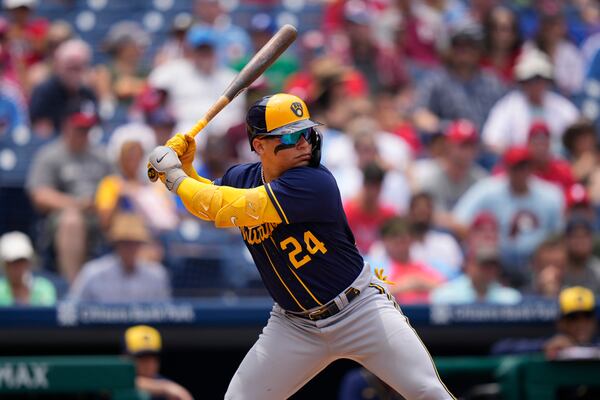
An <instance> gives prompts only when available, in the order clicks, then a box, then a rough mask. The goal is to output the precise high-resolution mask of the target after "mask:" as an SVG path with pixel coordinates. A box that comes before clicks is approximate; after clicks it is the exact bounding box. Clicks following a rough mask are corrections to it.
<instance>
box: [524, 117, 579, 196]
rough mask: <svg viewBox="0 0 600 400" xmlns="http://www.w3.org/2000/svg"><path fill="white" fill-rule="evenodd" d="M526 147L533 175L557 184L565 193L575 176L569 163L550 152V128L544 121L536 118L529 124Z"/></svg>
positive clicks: (572, 183)
mask: <svg viewBox="0 0 600 400" xmlns="http://www.w3.org/2000/svg"><path fill="white" fill-rule="evenodd" d="M527 147H528V149H529V153H530V154H531V162H532V167H533V173H534V174H535V176H537V177H538V178H541V179H543V180H545V181H548V182H551V183H554V184H556V185H558V186H559V187H560V188H561V189H562V190H563V191H564V192H565V194H566V191H567V190H568V189H569V188H570V187H571V186H572V185H574V184H575V177H574V176H573V173H572V172H571V166H570V165H569V163H568V162H567V161H565V160H563V159H561V158H558V157H557V156H555V155H554V154H553V153H552V150H551V137H550V128H549V127H548V124H546V122H544V121H543V120H536V121H534V122H533V123H532V124H531V126H530V127H529V134H528V138H527Z"/></svg>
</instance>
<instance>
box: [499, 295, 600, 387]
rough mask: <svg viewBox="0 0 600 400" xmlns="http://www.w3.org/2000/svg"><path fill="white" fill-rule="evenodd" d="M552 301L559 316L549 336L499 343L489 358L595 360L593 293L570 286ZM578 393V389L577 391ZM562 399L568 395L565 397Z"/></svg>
mask: <svg viewBox="0 0 600 400" xmlns="http://www.w3.org/2000/svg"><path fill="white" fill-rule="evenodd" d="M555 299H556V300H555V301H556V302H557V303H558V313H557V316H556V322H555V329H554V330H555V333H554V334H553V335H552V336H550V337H540V338H506V339H502V340H500V341H498V342H496V343H495V344H494V345H493V346H492V349H491V352H492V354H524V353H544V354H545V356H546V358H547V359H550V360H556V359H569V358H573V359H579V360H581V359H583V358H588V357H589V358H592V359H597V358H598V356H597V354H598V347H600V340H599V338H598V336H597V334H596V330H597V324H598V321H597V318H596V300H595V296H594V293H593V292H592V291H590V290H589V289H586V288H584V287H581V286H571V287H566V288H564V289H562V290H561V291H560V293H559V295H558V297H555ZM581 389H582V388H581V387H580V386H578V387H577V389H576V390H581ZM583 392H584V393H585V391H583ZM565 396H568V395H567V394H566V393H565ZM577 397H579V396H573V397H566V398H577Z"/></svg>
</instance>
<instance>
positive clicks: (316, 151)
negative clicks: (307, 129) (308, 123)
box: [308, 128, 323, 168]
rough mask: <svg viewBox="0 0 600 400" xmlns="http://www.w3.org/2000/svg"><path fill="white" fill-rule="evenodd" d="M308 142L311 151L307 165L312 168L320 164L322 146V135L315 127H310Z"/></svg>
mask: <svg viewBox="0 0 600 400" xmlns="http://www.w3.org/2000/svg"><path fill="white" fill-rule="evenodd" d="M310 143H311V145H312V151H311V157H310V162H309V164H308V165H309V166H311V167H313V168H317V167H318V166H319V164H321V147H322V146H323V135H322V134H321V132H319V131H318V130H317V129H316V128H312V134H311V137H310Z"/></svg>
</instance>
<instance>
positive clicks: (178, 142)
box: [165, 133, 196, 167]
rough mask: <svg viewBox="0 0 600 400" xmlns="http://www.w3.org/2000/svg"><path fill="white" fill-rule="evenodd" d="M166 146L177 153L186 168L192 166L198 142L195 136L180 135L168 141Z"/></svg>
mask: <svg viewBox="0 0 600 400" xmlns="http://www.w3.org/2000/svg"><path fill="white" fill-rule="evenodd" d="M165 146H167V147H170V148H172V149H173V150H175V153H177V156H178V157H179V159H180V160H181V163H182V164H183V166H184V167H185V166H186V165H191V164H192V162H193V161H194V156H195V155H196V140H195V139H194V137H193V136H190V135H183V134H181V133H178V134H177V135H175V136H173V137H172V138H171V139H169V140H167V143H165Z"/></svg>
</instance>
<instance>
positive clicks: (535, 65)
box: [482, 49, 579, 154]
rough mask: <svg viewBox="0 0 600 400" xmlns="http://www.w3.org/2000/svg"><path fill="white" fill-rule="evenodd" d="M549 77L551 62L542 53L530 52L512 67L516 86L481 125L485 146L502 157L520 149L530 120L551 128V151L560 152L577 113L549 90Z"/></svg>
mask: <svg viewBox="0 0 600 400" xmlns="http://www.w3.org/2000/svg"><path fill="white" fill-rule="evenodd" d="M552 77H553V68H552V63H551V62H550V60H549V58H548V56H546V55H545V54H544V53H542V52H541V51H539V50H537V49H530V50H528V51H526V52H524V53H523V54H522V55H521V57H520V58H519V61H518V62H517V65H516V67H515V79H516V80H517V82H518V87H517V88H516V89H515V90H513V91H511V92H510V93H508V94H507V95H506V96H504V97H503V98H501V99H500V100H498V102H497V103H496V104H495V105H494V107H492V109H491V111H490V115H489V117H488V119H487V120H486V122H485V124H484V126H483V131H482V140H483V143H484V145H485V146H486V147H488V148H489V149H490V150H491V151H492V152H494V153H497V154H502V153H503V152H504V151H505V150H506V149H508V148H509V147H513V146H523V145H525V144H526V143H527V136H528V132H529V127H530V126H531V123H532V121H533V120H542V121H544V122H545V123H546V125H548V127H549V128H550V134H551V141H552V150H553V152H554V153H555V154H558V153H559V152H560V151H561V148H562V144H561V137H562V135H563V133H564V131H565V129H566V128H567V127H568V126H569V125H571V124H572V123H573V122H574V121H575V120H576V119H577V118H578V117H579V111H578V110H577V108H576V107H575V106H574V105H573V103H571V102H570V101H569V100H568V99H567V98H566V97H563V96H561V95H560V94H558V93H555V92H553V91H551V90H550V87H551V84H552Z"/></svg>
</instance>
